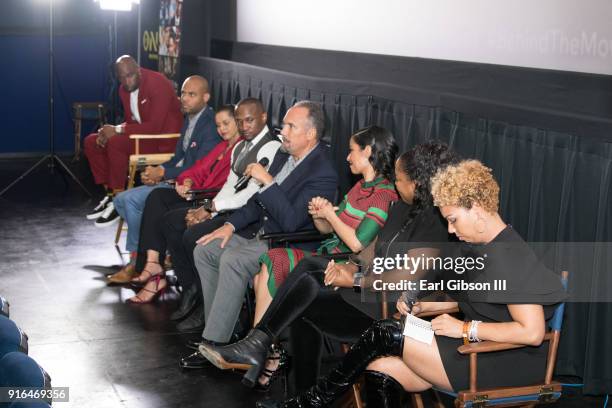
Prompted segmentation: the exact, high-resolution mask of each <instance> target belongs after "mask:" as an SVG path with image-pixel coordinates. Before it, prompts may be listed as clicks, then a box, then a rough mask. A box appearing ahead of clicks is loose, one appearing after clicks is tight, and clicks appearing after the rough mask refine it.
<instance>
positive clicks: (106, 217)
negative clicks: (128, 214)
mask: <svg viewBox="0 0 612 408" xmlns="http://www.w3.org/2000/svg"><path fill="white" fill-rule="evenodd" d="M120 218H121V217H119V213H117V211H115V204H113V202H112V201H111V202H110V203H109V204H108V205H107V206H106V209H105V210H104V212H103V213H102V215H101V216H100V217H99V218H98V219H97V220H96V222H94V225H95V226H96V227H98V228H104V227H110V226H111V225H114V224H116V223H118V222H119V219H120Z"/></svg>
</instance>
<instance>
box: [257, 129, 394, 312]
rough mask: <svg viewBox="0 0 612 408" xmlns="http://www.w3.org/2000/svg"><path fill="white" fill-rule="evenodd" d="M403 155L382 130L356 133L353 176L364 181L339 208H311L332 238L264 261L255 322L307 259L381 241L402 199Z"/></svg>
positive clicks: (316, 202) (319, 203) (314, 204)
mask: <svg viewBox="0 0 612 408" xmlns="http://www.w3.org/2000/svg"><path fill="white" fill-rule="evenodd" d="M397 152H398V147H397V144H396V143H395V139H394V138H393V135H392V134H391V132H389V131H388V130H386V129H384V128H381V127H379V126H369V127H367V128H364V129H361V130H359V131H357V132H356V133H355V134H354V135H353V136H352V137H351V139H350V142H349V154H348V156H347V158H346V160H347V162H348V163H349V166H350V169H351V172H352V173H353V174H355V175H360V176H361V177H362V178H361V180H359V181H358V182H357V184H355V185H354V186H353V187H352V188H351V190H350V191H349V192H348V194H346V196H345V197H344V199H343V200H342V202H341V203H340V205H339V206H338V207H337V208H335V207H334V206H333V205H332V203H330V202H329V201H327V200H326V199H324V198H321V197H314V198H313V199H312V200H311V201H310V203H309V206H308V210H309V212H310V214H311V215H312V217H313V221H314V225H315V227H316V228H317V230H319V231H320V232H321V233H324V234H327V233H331V234H332V236H331V237H330V238H328V239H327V240H325V241H324V242H323V243H322V244H321V246H320V247H319V248H318V249H317V250H316V251H314V252H312V253H310V252H304V251H301V250H299V249H293V248H275V249H271V250H269V251H268V252H266V253H265V254H263V255H262V256H261V257H260V258H259V262H260V264H261V269H260V271H259V273H258V274H257V275H256V276H255V299H256V304H255V323H257V322H258V321H259V320H260V319H261V316H263V314H264V313H265V311H266V309H267V308H268V306H269V305H270V303H271V302H272V298H273V297H274V295H275V294H276V288H278V287H279V286H280V284H281V283H282V282H283V281H284V280H285V278H286V277H287V275H288V274H289V273H290V272H291V271H292V270H293V269H294V268H295V266H296V265H297V264H298V263H299V262H300V261H301V260H302V259H303V258H304V257H307V256H312V255H322V254H330V253H339V252H359V251H361V250H362V249H363V248H365V247H366V246H367V245H368V244H369V243H370V242H371V241H372V240H373V239H374V237H376V234H377V233H378V231H379V230H380V229H381V228H382V227H383V225H384V224H385V222H386V220H387V212H388V210H389V206H390V205H391V203H392V202H393V201H396V200H397V199H398V196H397V193H396V191H395V186H394V185H393V166H394V163H395V157H396V155H397Z"/></svg>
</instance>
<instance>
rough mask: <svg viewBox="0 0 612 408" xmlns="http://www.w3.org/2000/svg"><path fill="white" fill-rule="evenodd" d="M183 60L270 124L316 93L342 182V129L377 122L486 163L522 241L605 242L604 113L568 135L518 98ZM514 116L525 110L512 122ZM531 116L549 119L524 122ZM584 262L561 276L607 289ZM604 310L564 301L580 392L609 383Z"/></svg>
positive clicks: (216, 91) (610, 216)
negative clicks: (258, 108) (259, 107)
mask: <svg viewBox="0 0 612 408" xmlns="http://www.w3.org/2000/svg"><path fill="white" fill-rule="evenodd" d="M182 64H184V65H183V72H184V73H185V74H186V75H189V74H194V73H199V74H201V75H204V76H205V77H206V78H208V80H209V81H210V84H211V93H212V99H211V104H212V105H213V106H218V105H220V104H224V103H236V102H237V101H238V100H240V99H241V98H244V97H247V96H250V97H256V98H259V99H260V100H262V101H263V103H264V106H265V107H266V109H267V111H268V115H269V118H270V124H271V125H273V126H275V125H278V124H279V123H280V122H281V120H282V117H283V115H284V113H285V112H286V110H287V108H288V107H290V106H291V105H292V104H293V103H295V102H296V101H298V100H301V99H310V100H313V101H317V102H321V103H322V105H323V108H324V111H325V113H326V117H327V118H326V120H327V126H326V132H325V136H324V140H326V141H327V142H329V143H330V144H331V146H332V154H333V158H334V160H335V162H336V164H337V169H338V171H339V174H340V178H341V183H342V188H343V191H346V190H347V189H348V188H349V187H350V186H351V185H352V183H353V180H352V179H351V175H350V172H349V169H348V166H347V165H346V161H345V158H346V155H347V153H348V139H349V137H350V135H351V134H352V133H353V132H354V131H356V130H357V129H359V128H361V127H364V126H366V125H370V124H378V125H381V126H384V127H386V128H388V129H390V130H391V131H392V132H393V134H394V135H395V136H396V138H397V139H398V142H399V145H400V150H401V151H405V150H406V149H407V148H409V147H410V146H413V145H415V144H417V143H421V142H424V141H428V140H432V139H436V140H441V141H444V142H447V143H448V144H449V145H450V146H452V147H453V148H454V149H455V150H456V151H457V152H459V153H460V154H462V155H463V156H464V157H467V158H476V159H479V160H481V161H483V162H484V163H485V164H486V165H488V166H490V167H492V168H493V169H494V173H495V176H496V178H497V179H498V181H499V183H500V186H501V201H500V204H501V214H502V216H503V218H504V220H506V221H507V222H509V223H510V224H512V226H513V227H514V228H515V229H516V230H517V231H518V232H519V233H520V234H521V235H522V236H523V237H524V238H525V239H526V240H528V241H532V242H559V241H561V242H576V241H582V242H596V241H599V242H603V241H612V197H611V187H612V144H611V143H610V139H611V137H610V136H611V135H612V133H611V132H609V130H610V129H612V126H610V125H609V123H608V122H607V121H606V120H601V118H597V119H594V120H589V118H588V117H586V116H587V115H583V116H582V118H581V119H579V120H582V121H583V123H585V126H586V127H587V128H588V129H589V131H588V135H577V133H578V132H576V133H572V132H567V131H560V130H559V129H560V128H565V129H571V128H572V127H573V126H574V125H572V126H563V125H562V124H563V123H569V122H571V120H570V119H571V118H568V116H567V115H566V114H564V113H559V112H554V111H550V110H548V111H545V112H543V111H539V110H534V111H530V109H529V108H528V107H525V106H523V107H521V106H515V107H512V108H511V109H510V110H509V108H508V106H507V104H505V103H503V102H499V101H498V103H496V102H495V101H482V100H475V98H473V97H471V96H469V95H467V96H466V95H460V94H452V95H449V94H448V93H445V92H443V91H441V90H431V89H429V90H426V89H419V88H418V87H409V86H405V85H396V84H391V83H384V82H367V81H359V80H347V79H338V78H331V79H330V78H322V77H315V76H307V75H303V74H298V73H291V72H284V71H278V70H273V69H269V68H263V67H257V66H252V65H247V64H243V63H237V62H231V61H225V60H219V59H214V58H206V57H197V58H196V57H185V58H184V59H183V61H182ZM448 75H453V72H448ZM609 102H610V101H608V103H609ZM504 117H508V118H510V119H507V120H503V118H504ZM521 117H524V118H527V119H526V120H525V121H519V120H520V118H521ZM534 117H535V119H534ZM534 121H535V122H538V121H544V122H548V123H550V127H549V128H548V127H543V126H534V125H525V124H524V123H533V122H534ZM560 123H561V125H560ZM551 129H556V130H551ZM592 266H593V268H590V267H589V268H584V269H583V270H579V271H570V272H571V275H570V285H572V281H573V282H574V283H575V284H577V283H578V282H582V281H585V282H589V285H591V287H592V288H593V290H596V291H599V292H601V291H605V292H608V293H612V280H610V279H609V278H606V273H607V272H608V271H607V270H606V268H605V266H606V265H605V263H604V262H602V261H601V260H596V259H594V260H593V265H592ZM610 316H612V304H611V303H582V304H577V303H572V304H568V307H567V308H566V316H565V322H564V324H565V325H564V333H563V334H562V337H561V345H560V350H559V359H558V362H557V370H556V372H557V374H560V375H576V376H579V377H582V378H583V381H584V383H585V387H584V392H585V393H590V394H604V393H611V392H612V351H611V350H610V348H609V347H608V343H609V341H610V340H609V339H610V338H611V337H612V327H611V326H610V324H609V323H610Z"/></svg>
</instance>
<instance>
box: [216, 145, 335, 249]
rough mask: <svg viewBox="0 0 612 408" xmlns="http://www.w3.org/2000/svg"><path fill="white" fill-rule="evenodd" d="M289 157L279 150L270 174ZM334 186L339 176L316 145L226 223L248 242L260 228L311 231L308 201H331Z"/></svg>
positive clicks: (273, 230)
mask: <svg viewBox="0 0 612 408" xmlns="http://www.w3.org/2000/svg"><path fill="white" fill-rule="evenodd" d="M288 158H289V155H288V154H287V153H283V152H281V151H280V150H279V151H278V153H277V154H276V156H275V157H274V161H273V162H272V165H271V166H270V169H269V173H270V174H271V175H273V176H276V175H277V174H278V173H279V171H280V170H281V168H282V167H283V165H284V164H285V162H286V161H287V159H288ZM337 187H338V174H337V173H336V171H335V170H334V168H333V166H332V163H331V161H330V160H329V158H328V152H327V148H326V147H324V146H323V145H322V144H319V145H318V146H317V147H315V148H314V149H313V151H312V152H310V154H309V155H308V156H307V157H306V158H305V159H304V160H303V161H302V162H301V163H300V164H299V165H298V166H297V167H296V168H295V169H294V170H293V172H291V174H289V176H288V177H287V178H286V179H285V180H284V181H283V182H282V183H281V184H280V185H279V184H276V183H274V184H272V185H271V186H270V187H268V188H267V189H266V190H265V191H263V192H261V193H255V194H254V195H253V196H252V197H251V198H250V199H249V201H247V203H246V204H245V206H244V207H242V208H241V209H239V210H237V211H235V212H234V213H233V214H232V215H231V216H230V217H229V219H228V222H229V223H231V224H232V225H233V226H234V228H236V232H237V233H238V234H239V235H240V236H242V237H244V238H247V239H252V238H254V237H255V236H256V234H257V232H258V231H259V230H260V229H261V228H262V227H263V229H264V231H265V232H266V233H272V232H293V231H298V230H302V229H307V228H314V225H313V223H312V218H311V217H310V214H308V202H309V201H310V200H311V199H312V198H313V197H316V196H321V197H325V198H327V199H328V200H330V201H332V202H333V200H334V197H335V194H336V190H337ZM312 245H313V243H307V244H305V245H301V246H302V247H304V248H308V247H310V246H312ZM314 245H316V243H314Z"/></svg>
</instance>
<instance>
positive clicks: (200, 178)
mask: <svg viewBox="0 0 612 408" xmlns="http://www.w3.org/2000/svg"><path fill="white" fill-rule="evenodd" d="M240 140H242V138H240V139H239V140H238V142H239V141H240ZM236 143H237V142H236ZM228 146H229V144H228V142H227V140H224V141H222V142H221V143H219V144H218V145H216V146H215V147H214V149H212V150H211V151H210V153H208V154H207V155H206V156H204V157H202V158H201V159H200V160H198V161H197V162H195V164H194V165H193V166H191V167H190V168H188V169H187V170H185V171H184V172H182V173H181V174H179V176H178V177H177V178H176V182H177V183H178V184H183V181H184V180H185V179H186V178H189V179H191V180H193V186H192V188H194V189H196V188H197V189H200V188H219V189H220V188H221V187H223V184H225V181H226V180H227V176H228V175H229V171H230V167H231V158H232V150H233V149H234V148H233V147H232V148H231V149H227V148H228ZM234 146H236V145H235V144H234ZM226 149H227V151H226ZM217 158H220V159H219V161H218V162H217V164H216V165H215V168H214V169H213V170H212V171H211V170H210V167H211V166H212V165H213V163H214V162H215V161H216V160H217Z"/></svg>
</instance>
